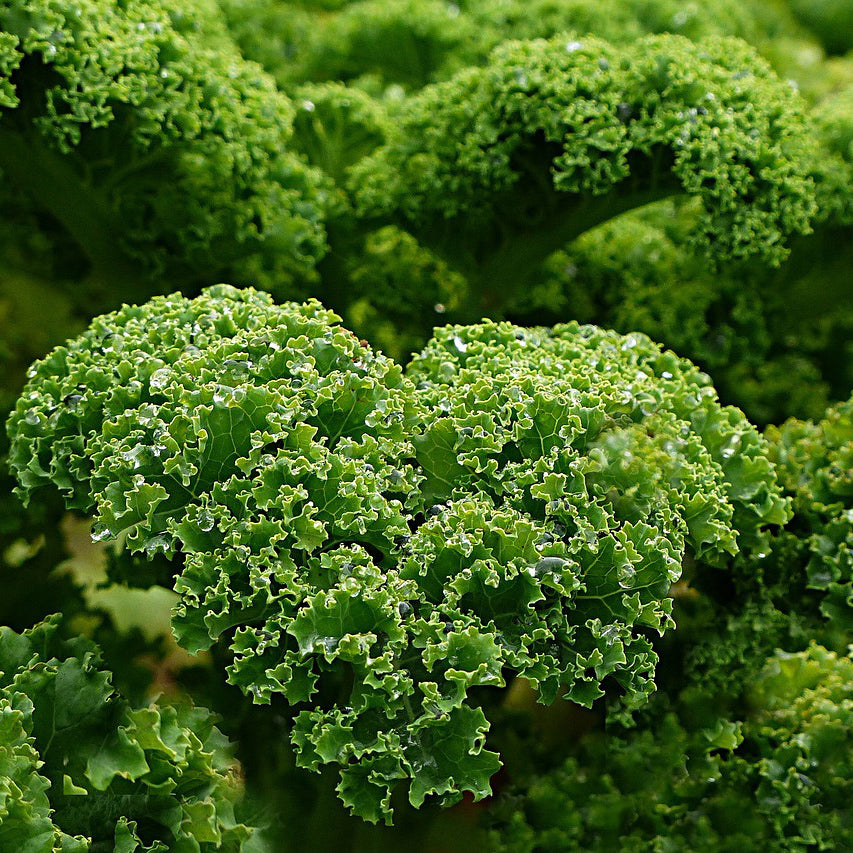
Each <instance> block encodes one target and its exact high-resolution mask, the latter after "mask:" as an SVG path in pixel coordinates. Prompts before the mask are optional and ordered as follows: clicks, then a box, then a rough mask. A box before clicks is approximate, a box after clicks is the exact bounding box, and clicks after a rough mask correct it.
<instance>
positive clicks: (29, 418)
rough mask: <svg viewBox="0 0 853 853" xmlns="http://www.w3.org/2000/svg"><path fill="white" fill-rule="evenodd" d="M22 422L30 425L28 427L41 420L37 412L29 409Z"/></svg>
mask: <svg viewBox="0 0 853 853" xmlns="http://www.w3.org/2000/svg"><path fill="white" fill-rule="evenodd" d="M24 420H25V421H26V422H27V423H28V424H30V426H35V425H36V424H37V423H38V422H39V421H40V420H41V414H40V413H39V412H37V411H36V410H35V409H30V410H29V411H28V412H27V413H26V414H25V415H24Z"/></svg>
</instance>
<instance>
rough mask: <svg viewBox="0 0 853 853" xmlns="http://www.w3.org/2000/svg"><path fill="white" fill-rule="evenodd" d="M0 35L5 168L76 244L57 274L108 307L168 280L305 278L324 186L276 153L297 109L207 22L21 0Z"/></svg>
mask: <svg viewBox="0 0 853 853" xmlns="http://www.w3.org/2000/svg"><path fill="white" fill-rule="evenodd" d="M0 25H2V29H3V33H2V39H0V73H2V83H0V168H1V169H2V170H3V175H4V181H6V182H8V183H9V184H10V185H11V187H12V189H13V190H14V194H15V198H16V199H20V200H23V201H25V202H26V204H27V205H29V207H30V208H32V209H33V210H35V211H37V212H39V213H40V214H41V217H42V220H43V222H44V223H45V224H44V227H45V228H46V229H47V230H48V232H50V231H51V228H52V230H53V231H55V232H56V233H57V235H64V236H65V239H67V237H68V235H70V237H71V238H72V243H73V244H74V245H75V246H76V249H77V255H78V258H77V262H76V264H74V265H73V266H72V264H71V263H70V262H69V261H68V258H64V259H63V258H62V257H60V258H57V259H56V261H55V266H56V267H57V269H56V272H55V274H56V276H57V277H59V278H65V279H77V278H84V277H88V280H89V281H90V282H91V283H93V284H96V285H98V286H99V287H101V288H103V289H105V290H106V292H107V297H106V298H107V299H108V300H109V301H110V302H112V303H113V304H118V302H119V299H118V298H116V297H115V296H112V298H110V295H109V294H110V293H111V291H113V290H116V291H118V292H119V293H124V294H125V295H126V294H127V293H128V291H130V292H131V293H135V294H144V295H145V296H147V295H148V294H150V293H151V292H152V290H155V289H156V286H155V283H156V281H157V279H158V277H160V276H165V277H166V278H167V279H170V280H171V281H172V283H176V282H180V283H185V284H186V285H187V286H198V285H199V284H211V283H213V282H214V281H216V280H218V279H220V278H221V277H222V276H226V275H227V276H230V277H231V278H232V279H234V280H235V281H244V280H246V279H247V278H254V279H257V280H260V281H262V282H263V283H265V284H267V285H268V286H277V287H282V286H284V287H285V288H286V287H288V286H291V285H292V284H293V283H297V284H298V283H300V282H303V283H304V281H305V280H306V279H310V277H311V275H312V269H313V266H314V264H315V262H316V260H317V259H318V258H319V257H321V256H322V254H323V252H324V250H325V235H324V231H323V225H322V219H323V207H324V204H325V201H324V195H325V194H326V193H327V190H326V189H325V188H324V187H325V184H324V183H323V180H322V179H321V178H320V177H319V176H318V175H316V174H315V173H313V172H312V170H310V169H309V168H308V167H307V165H306V164H305V163H304V162H303V161H302V160H300V159H299V158H297V157H296V156H294V155H293V154H292V153H289V152H287V151H286V150H283V143H285V142H286V140H287V139H288V137H289V136H290V132H291V122H292V119H293V107H292V105H291V103H290V101H289V100H288V99H287V98H286V97H285V96H284V95H282V94H281V93H280V92H278V91H277V89H276V88H275V85H274V83H273V81H272V80H271V79H270V78H269V77H268V76H267V75H266V74H265V73H264V72H263V71H262V70H261V69H260V68H259V67H257V66H256V65H254V64H253V63H249V62H246V61H244V60H243V59H242V58H241V56H240V55H239V53H238V51H237V50H236V47H234V46H233V45H232V44H231V43H230V40H229V37H228V35H227V31H226V29H225V25H224V22H223V21H218V19H217V16H216V14H215V13H214V11H213V10H212V9H210V8H206V7H204V6H202V7H200V8H195V7H194V6H192V5H190V6H189V7H188V8H185V9H184V10H183V11H178V10H176V9H175V8H174V7H173V5H170V4H168V3H162V2H159V0H134V1H133V2H128V3H121V4H116V3H112V2H105V0H84V2H74V3H72V2H45V0H16V2H13V3H6V4H4V6H3V8H2V10H0ZM45 215H46V216H45ZM48 223H52V225H50V224H48ZM51 242H56V243H59V244H61V237H60V236H57V239H56V240H55V241H54V240H53V239H52V238H51ZM60 261H62V264H60ZM134 287H135V288H136V290H134ZM89 295H90V294H89ZM107 304H109V302H108V303H107Z"/></svg>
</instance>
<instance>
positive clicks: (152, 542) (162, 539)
mask: <svg viewBox="0 0 853 853" xmlns="http://www.w3.org/2000/svg"><path fill="white" fill-rule="evenodd" d="M171 546H172V540H171V538H170V537H169V536H166V535H164V534H158V535H157V536H152V537H151V538H150V539H148V540H147V541H146V543H145V553H146V554H148V555H149V556H150V555H152V554H157V553H160V554H166V553H168V551H169V549H170V548H171Z"/></svg>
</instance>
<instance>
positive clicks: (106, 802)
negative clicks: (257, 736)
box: [0, 616, 264, 853]
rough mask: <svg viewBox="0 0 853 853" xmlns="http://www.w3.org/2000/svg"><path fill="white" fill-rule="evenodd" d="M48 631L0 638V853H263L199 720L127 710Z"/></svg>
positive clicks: (88, 661)
mask: <svg viewBox="0 0 853 853" xmlns="http://www.w3.org/2000/svg"><path fill="white" fill-rule="evenodd" d="M59 624H60V617H59V616H54V617H50V618H48V619H47V620H46V621H44V622H42V623H40V624H39V625H37V626H35V627H34V628H32V629H30V630H27V631H24V632H23V633H20V634H17V633H15V632H14V631H12V630H11V629H9V628H0V766H2V768H3V773H2V777H3V780H2V783H0V843H2V846H3V849H4V850H7V849H8V850H13V849H14V850H21V851H32V853H48V851H53V850H57V851H59V850H61V851H73V852H74V853H77V851H79V852H80V853H83V851H87V850H90V849H92V850H94V849H97V850H108V849H109V850H115V851H116V853H118V851H125V850H146V851H151V853H166V851H173V850H174V851H177V850H196V851H213V850H229V851H235V853H236V851H249V850H253V851H260V850H263V849H264V847H263V845H262V843H261V841H260V837H259V835H258V833H257V830H255V829H253V828H250V827H248V826H245V825H243V824H242V823H240V822H239V821H238V819H237V818H236V816H235V807H236V806H238V805H239V800H240V797H241V788H240V785H239V783H238V777H237V774H236V767H235V765H234V763H233V761H232V760H231V759H230V757H229V755H228V749H229V745H228V742H227V740H226V739H225V738H224V737H223V736H222V734H220V732H219V731H218V730H217V729H216V728H215V726H214V722H215V721H214V719H213V717H212V716H211V715H210V713H209V712H208V711H206V710H204V709H202V708H193V707H190V706H176V707H171V706H167V705H151V706H150V707H147V708H140V709H138V710H133V709H131V708H130V707H129V706H128V704H127V702H126V701H124V700H123V699H122V698H121V697H120V696H118V695H117V694H116V693H115V692H114V690H113V688H112V685H111V674H110V673H108V672H105V671H104V670H103V668H102V666H101V661H100V653H99V650H98V649H97V647H96V646H94V644H92V643H90V642H89V641H87V640H84V639H82V638H77V639H74V640H70V641H65V640H62V639H61V638H60V635H59Z"/></svg>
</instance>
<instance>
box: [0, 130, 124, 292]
mask: <svg viewBox="0 0 853 853" xmlns="http://www.w3.org/2000/svg"><path fill="white" fill-rule="evenodd" d="M0 169H2V170H3V172H4V175H5V176H6V178H7V179H8V180H10V181H11V182H12V183H13V184H14V185H15V186H16V187H17V188H18V189H19V190H21V191H22V192H24V193H25V194H26V195H28V196H30V197H31V198H32V199H33V200H34V201H35V202H36V203H37V204H38V205H39V206H40V207H42V208H43V209H44V210H46V211H47V212H48V213H49V214H50V215H51V216H52V217H53V218H54V219H55V220H56V221H57V222H58V223H59V224H60V225H61V226H62V227H63V228H64V229H65V230H66V231H67V232H68V233H69V234H70V235H71V237H72V238H73V239H74V241H75V242H76V243H77V245H78V246H79V247H80V250H81V251H82V252H83V254H84V255H85V256H86V258H87V259H88V260H89V263H90V270H89V274H88V276H87V279H90V280H91V282H92V283H93V284H96V285H100V286H106V285H108V284H114V283H125V282H127V283H128V284H134V283H138V282H139V280H140V273H139V269H138V266H136V265H134V264H133V262H132V261H131V260H130V259H129V258H128V257H127V255H126V254H125V253H124V252H123V251H122V249H121V248H120V236H121V232H120V229H119V228H118V227H117V223H116V216H115V214H114V212H113V211H112V209H111V207H110V205H109V204H108V202H107V200H106V199H104V198H102V197H101V196H100V195H99V194H98V193H97V192H96V191H95V190H93V188H92V187H90V186H87V185H86V184H85V182H84V181H83V180H81V178H80V176H79V175H78V174H77V173H76V171H75V170H74V168H73V167H72V165H71V164H70V163H69V161H68V158H66V157H63V155H62V154H60V153H59V152H57V151H55V150H53V149H52V148H50V147H48V146H47V145H45V144H44V142H43V141H42V140H41V139H40V138H38V136H36V135H34V134H32V135H31V134H26V135H25V134H21V133H17V132H15V131H14V130H9V129H5V128H2V127H0Z"/></svg>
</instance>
